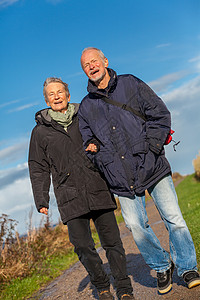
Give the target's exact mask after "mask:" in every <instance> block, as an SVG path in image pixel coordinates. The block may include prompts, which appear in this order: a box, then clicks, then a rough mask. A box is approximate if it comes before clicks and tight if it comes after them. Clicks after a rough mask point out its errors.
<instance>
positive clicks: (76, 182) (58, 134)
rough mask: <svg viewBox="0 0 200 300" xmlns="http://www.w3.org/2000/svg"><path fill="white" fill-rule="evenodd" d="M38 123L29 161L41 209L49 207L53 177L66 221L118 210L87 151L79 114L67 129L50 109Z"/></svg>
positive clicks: (62, 215) (33, 133) (59, 205)
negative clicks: (52, 115) (50, 114)
mask: <svg viewBox="0 0 200 300" xmlns="http://www.w3.org/2000/svg"><path fill="white" fill-rule="evenodd" d="M76 110H77V107H76ZM36 122H37V125H36V126H35V128H34V129H33V131H32V135H31V141H30V147H29V160H28V162H29V172H30V178H31V183H32V189H33V195H34V200H35V204H36V207H37V209H38V211H39V210H40V209H41V208H42V207H46V208H49V188H50V183H51V176H52V181H53V187H54V193H55V196H56V200H57V204H58V209H59V212H60V215H61V219H62V221H63V223H66V222H68V221H69V220H71V219H74V218H76V217H78V216H81V215H84V214H86V213H88V212H90V211H93V210H100V209H110V208H111V209H115V208H116V203H115V200H114V197H113V195H111V194H110V192H109V190H108V187H107V184H106V182H105V181H104V179H103V178H102V177H101V175H100V174H99V172H98V171H97V169H96V168H95V167H94V166H93V164H92V163H91V161H90V160H89V159H88V158H87V156H86V154H85V151H84V149H83V144H82V138H81V135H80V132H79V125H78V117H77V114H75V115H74V117H73V122H72V124H71V125H69V127H68V131H67V132H66V131H65V130H64V128H63V127H62V126H61V125H59V124H58V123H57V122H56V121H54V120H52V119H51V117H50V116H49V114H48V109H44V110H42V111H39V112H38V113H37V114H36Z"/></svg>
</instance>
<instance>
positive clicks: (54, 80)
mask: <svg viewBox="0 0 200 300" xmlns="http://www.w3.org/2000/svg"><path fill="white" fill-rule="evenodd" d="M52 82H58V83H61V84H62V85H63V86H64V88H65V91H66V96H67V97H69V89H68V84H67V83H65V82H64V81H62V79H60V78H58V77H48V78H47V79H46V80H45V82H44V84H43V95H44V98H45V100H47V94H46V88H47V86H48V84H50V83H52Z"/></svg>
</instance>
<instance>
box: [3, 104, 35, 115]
mask: <svg viewBox="0 0 200 300" xmlns="http://www.w3.org/2000/svg"><path fill="white" fill-rule="evenodd" d="M35 105H38V102H35V103H30V104H25V105H22V106H19V107H16V108H13V109H11V110H9V111H8V112H9V113H12V112H16V111H21V110H24V109H27V108H30V107H33V106H35Z"/></svg>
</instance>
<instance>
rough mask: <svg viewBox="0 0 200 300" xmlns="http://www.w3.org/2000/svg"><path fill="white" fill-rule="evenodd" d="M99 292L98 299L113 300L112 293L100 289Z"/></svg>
mask: <svg viewBox="0 0 200 300" xmlns="http://www.w3.org/2000/svg"><path fill="white" fill-rule="evenodd" d="M98 294H99V300H113V295H112V294H111V292H110V291H108V290H106V291H101V292H99V293H98Z"/></svg>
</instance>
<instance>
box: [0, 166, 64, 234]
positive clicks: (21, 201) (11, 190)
mask: <svg viewBox="0 0 200 300" xmlns="http://www.w3.org/2000/svg"><path fill="white" fill-rule="evenodd" d="M22 170H24V171H26V173H25V174H24V176H21V173H20V172H21V171H22ZM3 175H5V177H6V178H7V184H6V185H4V186H0V215H1V214H2V213H4V214H7V215H8V216H9V218H11V219H13V220H16V221H18V222H19V224H18V226H17V230H18V232H19V233H20V234H24V233H26V232H27V230H28V223H29V222H30V220H29V214H30V211H31V210H32V208H33V220H32V224H33V227H38V226H39V225H41V222H42V220H43V219H44V216H43V215H42V214H39V213H38V212H37V210H36V208H35V204H34V199H33V194H32V188H31V183H30V179H29V175H28V169H27V163H25V164H23V165H20V166H18V167H17V168H13V169H10V170H7V171H4V172H3V171H1V172H0V181H1V179H3V178H4V177H3ZM13 178H15V179H14V180H13ZM9 179H11V180H9ZM50 195H51V202H50V214H52V217H51V219H52V223H57V222H58V220H59V213H58V210H57V205H56V202H55V198H54V196H53V197H52V189H51V192H50Z"/></svg>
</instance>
